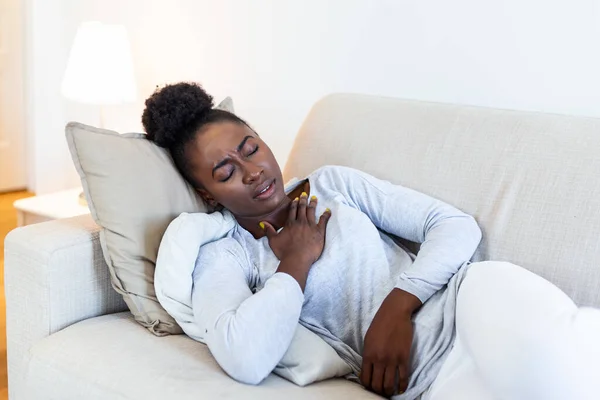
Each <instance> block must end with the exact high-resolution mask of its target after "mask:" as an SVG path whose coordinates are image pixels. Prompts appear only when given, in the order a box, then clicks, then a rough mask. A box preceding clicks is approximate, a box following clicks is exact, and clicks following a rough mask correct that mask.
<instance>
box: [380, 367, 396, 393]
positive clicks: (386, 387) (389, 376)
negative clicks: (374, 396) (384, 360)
mask: <svg viewBox="0 0 600 400" xmlns="http://www.w3.org/2000/svg"><path fill="white" fill-rule="evenodd" d="M397 372H398V366H397V365H388V366H387V368H386V369H385V375H384V376H383V394H384V395H385V396H386V397H392V396H393V395H394V394H396V393H394V392H395V390H396V375H397Z"/></svg>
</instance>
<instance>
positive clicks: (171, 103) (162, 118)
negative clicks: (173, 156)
mask: <svg viewBox="0 0 600 400" xmlns="http://www.w3.org/2000/svg"><path fill="white" fill-rule="evenodd" d="M212 107H213V98H212V96H211V95H209V94H208V93H206V91H205V90H204V89H203V88H202V86H200V85H199V84H197V83H193V82H189V83H188V82H181V83H176V84H173V85H167V86H165V87H163V88H161V89H156V91H155V92H154V93H153V94H152V95H151V96H150V97H148V99H147V100H146V109H145V110H144V113H143V114H142V124H143V125H144V128H145V129H146V133H147V138H148V139H149V140H151V141H153V142H154V143H156V144H157V145H159V146H161V147H165V148H170V147H171V146H173V145H174V144H175V143H176V142H177V141H178V140H181V139H183V137H184V136H185V135H186V134H188V133H189V131H190V129H194V128H195V126H196V125H197V123H198V121H199V120H201V119H202V118H203V117H204V116H206V115H207V114H208V113H209V112H210V110H211V109H212Z"/></svg>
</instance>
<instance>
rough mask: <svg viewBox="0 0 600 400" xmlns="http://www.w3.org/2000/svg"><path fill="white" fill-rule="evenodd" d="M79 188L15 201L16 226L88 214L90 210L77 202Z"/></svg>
mask: <svg viewBox="0 0 600 400" xmlns="http://www.w3.org/2000/svg"><path fill="white" fill-rule="evenodd" d="M80 193H81V188H76V189H70V190H64V191H61V192H56V193H50V194H45V195H41V196H34V197H28V198H26V199H21V200H17V201H15V202H14V203H13V206H14V207H15V209H16V210H17V225H18V226H25V225H31V224H37V223H39V222H45V221H50V220H53V219H60V218H70V217H76V216H78V215H84V214H89V212H90V210H89V209H88V208H87V207H86V206H84V205H82V204H81V203H80V201H79V194H80Z"/></svg>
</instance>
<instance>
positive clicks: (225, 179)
mask: <svg viewBox="0 0 600 400" xmlns="http://www.w3.org/2000/svg"><path fill="white" fill-rule="evenodd" d="M232 176H233V169H232V170H231V173H230V174H229V175H228V176H227V177H226V178H223V179H219V182H227V181H228V180H229V178H231V177H232Z"/></svg>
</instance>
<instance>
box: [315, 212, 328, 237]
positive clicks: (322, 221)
mask: <svg viewBox="0 0 600 400" xmlns="http://www.w3.org/2000/svg"><path fill="white" fill-rule="evenodd" d="M329 218H331V210H330V209H329V208H327V209H326V210H325V212H324V213H323V214H321V218H319V224H318V225H317V226H318V227H319V229H320V230H321V232H323V233H325V228H327V223H328V222H329Z"/></svg>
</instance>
